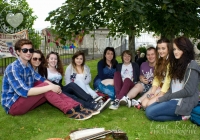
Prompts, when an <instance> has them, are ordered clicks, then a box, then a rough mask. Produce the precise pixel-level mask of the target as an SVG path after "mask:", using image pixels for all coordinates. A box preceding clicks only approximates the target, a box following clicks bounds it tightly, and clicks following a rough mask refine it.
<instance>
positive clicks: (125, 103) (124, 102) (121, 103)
mask: <svg viewBox="0 0 200 140" xmlns="http://www.w3.org/2000/svg"><path fill="white" fill-rule="evenodd" d="M127 100H128V99H127V98H126V96H124V97H123V98H122V99H121V100H120V101H119V104H120V105H127Z"/></svg>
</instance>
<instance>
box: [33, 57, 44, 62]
mask: <svg viewBox="0 0 200 140" xmlns="http://www.w3.org/2000/svg"><path fill="white" fill-rule="evenodd" d="M32 59H33V61H37V60H38V61H40V62H41V61H42V58H37V57H33V58H32Z"/></svg>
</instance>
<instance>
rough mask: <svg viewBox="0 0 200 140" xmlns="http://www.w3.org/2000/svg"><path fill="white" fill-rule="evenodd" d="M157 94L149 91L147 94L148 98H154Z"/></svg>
mask: <svg viewBox="0 0 200 140" xmlns="http://www.w3.org/2000/svg"><path fill="white" fill-rule="evenodd" d="M154 96H155V95H154V94H153V93H149V94H147V98H148V99H151V98H153V97H154Z"/></svg>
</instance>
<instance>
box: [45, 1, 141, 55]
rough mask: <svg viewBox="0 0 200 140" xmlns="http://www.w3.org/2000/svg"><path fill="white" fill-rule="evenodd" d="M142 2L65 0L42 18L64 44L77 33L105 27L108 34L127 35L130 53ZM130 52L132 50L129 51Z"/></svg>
mask: <svg viewBox="0 0 200 140" xmlns="http://www.w3.org/2000/svg"><path fill="white" fill-rule="evenodd" d="M141 7H142V3H140V2H139V1H137V0H125V1H119V0H107V1H101V0H98V1H96V0H87V1H82V0H67V1H66V2H65V3H64V4H63V5H62V6H61V7H59V8H57V9H56V10H54V11H52V12H50V13H49V16H48V17H47V18H46V20H47V21H50V22H51V24H52V28H54V29H55V30H56V31H57V33H58V34H59V36H60V38H62V39H63V40H64V41H66V40H70V39H73V38H74V37H75V36H76V35H77V34H79V33H80V32H81V31H84V34H88V33H89V32H90V31H93V30H95V29H98V28H100V27H105V28H108V29H109V30H110V32H109V35H110V36H115V35H116V33H117V32H118V33H120V34H119V36H120V35H122V34H128V35H129V36H130V40H131V41H130V42H132V45H130V47H129V48H130V49H131V50H134V47H133V46H134V40H135V38H134V36H135V35H138V34H139V33H140V32H141V30H142V29H143V20H144V18H143V14H142V10H141ZM133 52H134V51H133Z"/></svg>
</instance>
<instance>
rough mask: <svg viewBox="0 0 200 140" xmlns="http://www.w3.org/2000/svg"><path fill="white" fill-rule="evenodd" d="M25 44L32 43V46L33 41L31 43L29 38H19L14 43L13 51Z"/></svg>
mask: <svg viewBox="0 0 200 140" xmlns="http://www.w3.org/2000/svg"><path fill="white" fill-rule="evenodd" d="M25 44H27V45H32V46H33V43H32V42H31V41H30V40H28V39H19V40H18V41H17V42H16V43H15V51H17V50H21V47H22V46H23V45H25Z"/></svg>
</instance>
